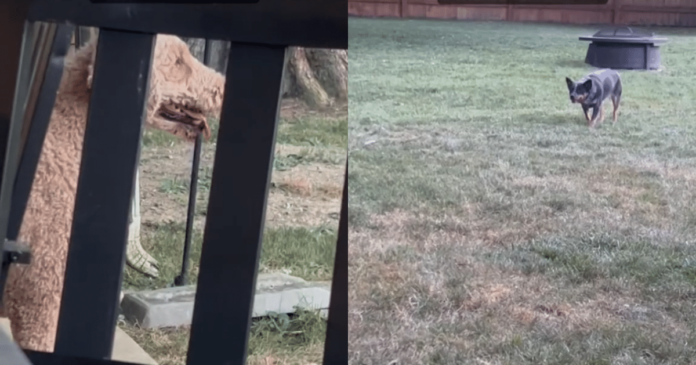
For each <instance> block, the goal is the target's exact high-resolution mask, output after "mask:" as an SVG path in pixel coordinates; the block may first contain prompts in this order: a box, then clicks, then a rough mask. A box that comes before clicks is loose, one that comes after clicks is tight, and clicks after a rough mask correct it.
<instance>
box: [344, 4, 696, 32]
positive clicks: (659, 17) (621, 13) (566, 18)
mask: <svg viewBox="0 0 696 365" xmlns="http://www.w3.org/2000/svg"><path fill="white" fill-rule="evenodd" d="M348 13H349V14H350V15H354V16H364V17H393V18H433V19H462V20H501V21H523V22H553V23H565V24H620V25H663V26H681V27H693V26H696V1H693V0H609V2H608V3H607V4H606V5H483V4H481V5H440V4H438V1H437V0H348Z"/></svg>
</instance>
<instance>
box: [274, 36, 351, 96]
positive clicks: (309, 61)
mask: <svg viewBox="0 0 696 365" xmlns="http://www.w3.org/2000/svg"><path fill="white" fill-rule="evenodd" d="M287 67H288V69H287V70H286V79H285V88H284V90H283V93H284V95H285V96H287V97H297V98H300V99H302V100H303V101H304V102H305V103H306V104H307V105H309V106H310V107H313V108H318V109H323V108H326V107H329V106H332V105H334V104H336V103H345V102H347V100H348V54H347V53H346V51H344V50H333V49H313V48H299V47H292V48H291V49H290V57H289V62H288V65H287Z"/></svg>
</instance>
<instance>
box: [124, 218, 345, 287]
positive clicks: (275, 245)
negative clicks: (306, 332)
mask: <svg viewBox="0 0 696 365" xmlns="http://www.w3.org/2000/svg"><path fill="white" fill-rule="evenodd" d="M185 232H186V230H185V226H184V224H183V223H171V224H162V225H158V226H154V227H147V226H146V227H143V229H142V236H141V242H142V245H143V248H145V250H146V251H147V252H148V253H150V254H151V255H152V256H153V257H154V258H155V259H156V260H157V261H158V263H159V277H158V278H148V277H145V276H143V275H141V274H139V273H138V272H136V271H135V270H132V269H131V268H127V269H126V272H125V275H124V288H127V289H135V290H143V289H156V288H165V287H168V286H171V285H172V284H173V283H174V278H175V277H176V276H177V275H179V273H180V270H181V260H182V255H183V247H184V234H185ZM202 238H203V235H202V232H200V230H194V235H193V237H192V241H191V251H190V260H191V261H190V271H189V282H190V283H195V282H196V280H197V278H198V269H199V266H198V263H199V261H200V257H201V247H202V245H201V243H202ZM336 239H337V236H336V231H335V230H333V229H328V228H325V227H317V228H305V227H292V228H290V227H282V228H267V229H266V230H265V232H264V237H263V246H262V251H261V262H260V266H261V270H262V271H281V270H286V271H287V270H289V271H290V273H291V275H293V276H298V277H301V278H303V279H305V280H331V276H332V274H333V263H334V253H335V250H336V248H335V246H336Z"/></svg>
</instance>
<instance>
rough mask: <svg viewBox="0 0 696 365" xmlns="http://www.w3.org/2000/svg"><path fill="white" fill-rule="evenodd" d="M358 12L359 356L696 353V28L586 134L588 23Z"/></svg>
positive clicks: (353, 91)
mask: <svg viewBox="0 0 696 365" xmlns="http://www.w3.org/2000/svg"><path fill="white" fill-rule="evenodd" d="M349 26H350V32H349V34H350V43H349V46H350V49H351V51H350V53H349V57H350V58H349V62H350V67H351V72H350V75H349V93H350V94H349V100H350V106H349V108H350V109H349V125H348V126H349V133H350V140H349V151H350V152H349V153H350V161H351V165H350V175H349V179H350V181H349V188H350V191H349V194H350V197H351V199H350V217H349V219H350V224H351V229H352V233H351V237H352V238H351V256H350V259H349V260H350V265H351V269H350V282H351V283H355V284H352V285H351V289H350V290H351V293H350V301H351V310H352V311H353V312H355V313H360V315H356V316H351V324H350V328H351V335H350V336H351V337H350V341H351V346H352V347H351V348H352V350H351V363H353V364H369V363H389V362H391V361H398V363H399V364H483V363H489V364H542V363H543V364H690V363H691V362H690V361H693V360H692V359H694V358H696V350H693V349H694V341H696V335H695V333H696V332H694V329H696V310H695V309H693V306H692V302H693V299H694V298H696V264H695V262H696V261H695V260H696V251H694V249H693V243H694V241H693V237H694V236H696V209H695V208H694V206H693V203H692V202H694V201H696V191H694V189H693V187H694V186H696V144H695V143H694V142H696V140H695V138H694V137H693V136H694V135H696V133H695V132H696V125H695V124H694V123H693V120H694V119H695V117H696V104H694V103H693V101H694V100H696V86H693V80H694V79H695V78H696V68H694V67H693V64H694V62H695V61H696V53H695V52H694V49H696V37H694V36H696V31H694V30H688V29H687V30H685V29H675V28H669V29H668V28H656V29H653V30H654V31H656V33H658V34H659V35H664V36H667V37H668V38H669V39H670V43H668V44H667V45H665V46H663V47H662V50H661V52H662V63H663V66H664V70H662V71H661V72H641V71H635V72H630V71H620V73H621V77H622V80H623V85H624V93H623V99H622V105H621V110H620V113H619V120H618V122H617V123H616V124H614V125H612V123H611V118H608V119H607V121H605V123H604V124H603V125H601V126H599V127H598V128H597V130H595V131H594V132H590V131H588V128H587V127H586V125H585V121H584V117H583V116H582V111H581V109H580V107H579V106H578V105H572V104H571V103H570V101H569V100H568V91H567V88H566V85H565V81H564V78H565V77H566V76H567V77H571V78H572V79H577V78H579V77H582V76H583V75H585V74H587V73H588V72H591V71H592V68H591V67H589V66H587V65H585V64H584V63H583V60H584V57H585V53H586V51H587V43H584V42H579V41H578V36H581V35H587V34H592V33H594V32H595V31H596V28H594V27H578V26H561V25H546V24H519V23H499V22H495V23H490V22H450V21H425V20H408V21H396V20H384V19H382V20H369V19H351V20H350V22H349ZM609 104H611V103H609ZM605 111H606V112H607V113H608V115H610V114H609V113H610V112H611V105H608V106H606V109H605Z"/></svg>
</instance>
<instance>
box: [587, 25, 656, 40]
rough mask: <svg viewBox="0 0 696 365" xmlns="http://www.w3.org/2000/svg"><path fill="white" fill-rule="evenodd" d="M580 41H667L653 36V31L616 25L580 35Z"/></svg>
mask: <svg viewBox="0 0 696 365" xmlns="http://www.w3.org/2000/svg"><path fill="white" fill-rule="evenodd" d="M580 40H581V41H599V42H602V41H604V42H612V43H650V44H661V43H665V42H667V38H664V37H655V33H653V32H646V31H640V30H634V29H633V28H631V27H618V28H611V29H602V30H600V31H598V32H597V33H595V34H593V35H592V36H589V37H580Z"/></svg>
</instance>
